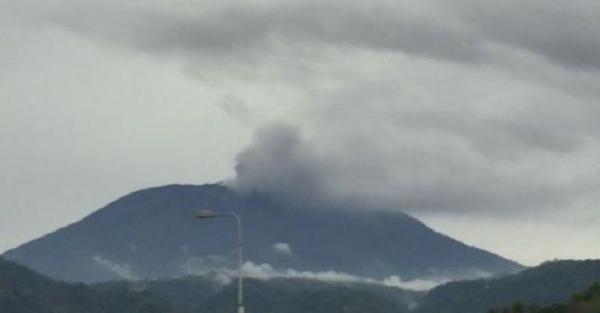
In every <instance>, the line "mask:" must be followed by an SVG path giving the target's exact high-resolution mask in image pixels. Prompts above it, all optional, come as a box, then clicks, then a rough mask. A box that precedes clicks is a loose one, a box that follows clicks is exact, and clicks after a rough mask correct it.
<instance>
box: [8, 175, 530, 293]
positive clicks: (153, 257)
mask: <svg viewBox="0 0 600 313" xmlns="http://www.w3.org/2000/svg"><path fill="white" fill-rule="evenodd" d="M301 206H302V204H301V203H295V204H294V205H286V204H285V203H280V202H278V201H276V200H274V199H273V198H272V197H269V195H266V194H259V193H254V194H240V193H236V192H235V191H233V190H231V189H229V188H227V187H225V186H221V185H202V186H191V185H169V186H164V187H157V188H151V189H146V190H141V191H138V192H134V193H132V194H130V195H127V196H125V197H123V198H121V199H118V200H116V201H114V202H112V203H110V204H108V205H107V206H106V207H104V208H102V209H100V210H98V211H96V212H95V213H93V214H91V215H89V216H87V217H86V218H84V219H83V220H81V221H79V222H77V223H74V224H72V225H69V226H67V227H64V228H62V229H59V230H57V231H55V232H53V233H51V234H49V235H46V236H44V237H41V238H39V239H36V240H34V241H31V242H29V243H26V244H24V245H22V246H20V247H17V248H16V249H13V250H10V251H7V252H6V253H5V254H4V255H3V256H4V257H5V258H7V259H10V260H14V261H16V262H19V263H21V264H24V265H27V266H28V267H31V268H33V269H35V270H37V271H39V272H41V273H43V274H46V275H49V276H50V277H53V278H57V279H60V280H65V281H71V282H99V281H108V280H114V279H118V278H121V279H122V278H125V279H136V278H149V279H157V278H168V277H180V276H184V275H189V274H198V273H205V272H207V271H210V270H214V269H218V268H224V267H226V268H232V267H234V264H235V262H234V258H233V254H232V252H233V247H234V245H233V244H234V240H235V231H234V229H235V228H234V225H233V223H232V221H229V220H225V219H215V220H197V219H195V218H193V214H194V213H195V212H197V211H198V210H200V209H203V208H211V209H213V210H215V211H217V212H235V213H237V214H239V215H240V216H241V217H242V219H243V222H244V239H245V254H246V257H247V260H251V261H252V262H253V263H255V264H262V263H266V264H269V265H270V266H271V267H273V268H275V269H290V268H291V269H296V270H302V271H312V272H322V271H336V272H343V273H348V274H352V275H357V276H364V277H374V278H378V279H382V278H385V277H388V276H390V275H399V276H400V277H402V278H403V279H405V280H410V279H415V278H428V277H429V278H432V279H433V278H440V277H443V278H457V277H472V276H473V275H481V274H482V273H483V274H497V273H510V272H515V271H519V270H521V269H522V267H521V266H520V265H518V264H516V263H514V262H512V261H509V260H506V259H504V258H501V257H499V256H497V255H494V254H492V253H489V252H486V251H483V250H481V249H477V248H474V247H470V246H467V245H465V244H463V243H461V242H458V241H456V240H453V239H451V238H449V237H447V236H444V235H442V234H439V233H437V232H435V231H433V230H432V229H430V228H428V227H427V226H426V225H424V224H423V223H421V222H420V221H418V220H416V219H414V218H412V217H410V216H408V215H406V214H403V213H400V212H395V213H393V212H376V211H374V210H367V209H365V210H352V211H349V210H342V209H335V208H314V207H311V208H305V209H299V208H298V207H301Z"/></svg>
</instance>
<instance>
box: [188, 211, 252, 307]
mask: <svg viewBox="0 0 600 313" xmlns="http://www.w3.org/2000/svg"><path fill="white" fill-rule="evenodd" d="M221 217H224V218H232V219H233V220H234V221H235V224H236V226H237V255H238V270H237V274H238V275H237V276H238V299H237V313H244V302H243V300H244V294H243V281H244V277H243V276H244V275H243V272H242V266H243V254H242V248H243V245H244V244H243V241H242V219H241V218H240V217H239V215H237V214H235V213H215V212H213V211H211V210H202V211H200V212H198V213H196V218H198V219H209V218H221Z"/></svg>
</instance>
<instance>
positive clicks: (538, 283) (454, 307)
mask: <svg viewBox="0 0 600 313" xmlns="http://www.w3.org/2000/svg"><path fill="white" fill-rule="evenodd" d="M595 282H600V260H588V261H556V262H548V263H545V264H542V265H541V266H538V267H535V268H530V269H527V270H525V271H523V272H521V273H518V274H515V275H509V276H506V277H500V278H491V279H480V280H473V281H461V282H452V283H448V284H445V285H443V286H439V287H437V288H434V289H433V290H431V291H430V292H429V293H428V294H427V295H426V296H425V297H424V298H423V299H422V301H421V304H420V305H419V307H418V308H417V310H416V313H484V312H487V311H488V310H490V309H493V308H502V307H506V306H508V305H511V304H512V303H515V302H521V303H527V304H532V305H537V306H546V305H551V304H556V303H560V302H565V301H567V300H568V299H569V298H570V297H571V295H572V294H573V293H575V292H579V291H580V290H585V289H587V288H588V287H589V286H591V285H592V284H593V283H595Z"/></svg>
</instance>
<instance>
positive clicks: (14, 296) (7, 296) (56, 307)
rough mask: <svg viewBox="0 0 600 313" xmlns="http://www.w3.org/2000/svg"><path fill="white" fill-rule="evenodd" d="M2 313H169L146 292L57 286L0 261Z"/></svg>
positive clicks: (30, 272)
mask: <svg viewBox="0 0 600 313" xmlns="http://www.w3.org/2000/svg"><path fill="white" fill-rule="evenodd" d="M0 312H2V313H138V312H139V313H169V312H172V311H171V310H170V309H169V305H168V303H167V302H166V301H164V300H160V299H159V298H157V297H155V296H153V295H152V294H151V293H149V292H148V291H143V292H133V291H130V290H127V289H123V288H112V289H98V288H93V287H90V286H87V285H83V284H67V283H62V282H56V281H53V280H51V279H48V278H46V277H44V276H42V275H39V274H37V273H35V272H33V271H31V270H29V269H27V268H25V267H23V266H20V265H17V264H15V263H12V262H8V261H4V260H2V259H0Z"/></svg>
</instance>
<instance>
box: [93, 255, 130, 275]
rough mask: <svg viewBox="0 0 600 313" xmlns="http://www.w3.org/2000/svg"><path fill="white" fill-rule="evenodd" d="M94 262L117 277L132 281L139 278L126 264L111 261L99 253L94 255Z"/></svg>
mask: <svg viewBox="0 0 600 313" xmlns="http://www.w3.org/2000/svg"><path fill="white" fill-rule="evenodd" d="M94 262H95V263H96V264H98V265H100V266H101V267H102V268H103V269H105V270H107V271H109V272H110V273H112V274H114V275H115V276H117V277H119V278H120V279H123V280H128V281H134V280H138V279H139V277H138V276H137V275H135V273H134V272H133V270H132V269H131V267H130V266H129V265H128V264H122V263H117V262H113V261H111V260H108V259H106V258H104V257H102V256H100V255H96V256H94Z"/></svg>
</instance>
